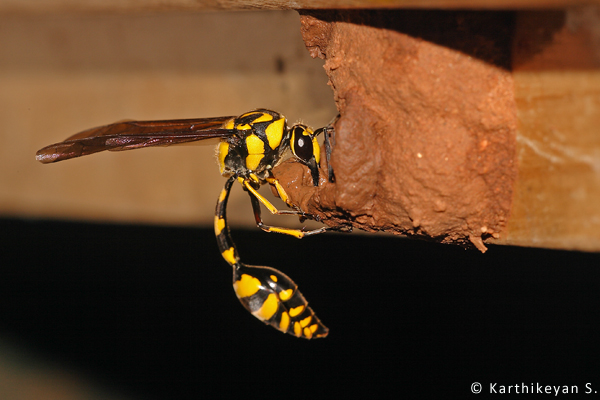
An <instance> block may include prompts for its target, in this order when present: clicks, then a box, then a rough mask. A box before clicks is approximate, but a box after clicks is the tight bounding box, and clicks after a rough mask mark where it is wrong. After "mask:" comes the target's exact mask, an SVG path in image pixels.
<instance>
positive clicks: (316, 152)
mask: <svg viewBox="0 0 600 400" xmlns="http://www.w3.org/2000/svg"><path fill="white" fill-rule="evenodd" d="M312 144H313V154H314V155H315V161H316V162H317V164H318V163H319V161H320V160H321V146H319V142H317V137H316V136H315V137H314V138H313V140H312Z"/></svg>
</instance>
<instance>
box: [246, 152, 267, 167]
mask: <svg viewBox="0 0 600 400" xmlns="http://www.w3.org/2000/svg"><path fill="white" fill-rule="evenodd" d="M263 157H264V155H262V154H250V155H249V156H247V157H246V168H248V169H249V170H250V171H253V170H255V169H256V168H258V164H260V160H262V159H263Z"/></svg>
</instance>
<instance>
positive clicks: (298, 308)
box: [290, 305, 304, 317]
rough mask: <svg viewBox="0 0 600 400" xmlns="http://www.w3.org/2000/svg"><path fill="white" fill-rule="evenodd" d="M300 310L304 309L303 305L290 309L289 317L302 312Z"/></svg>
mask: <svg viewBox="0 0 600 400" xmlns="http://www.w3.org/2000/svg"><path fill="white" fill-rule="evenodd" d="M302 311H304V306H303V305H301V306H298V307H296V308H292V309H291V310H290V317H297V316H298V315H300V314H302Z"/></svg>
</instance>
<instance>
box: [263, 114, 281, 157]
mask: <svg viewBox="0 0 600 400" xmlns="http://www.w3.org/2000/svg"><path fill="white" fill-rule="evenodd" d="M259 119H260V118H259ZM284 129H285V118H283V117H282V118H279V119H278V120H277V121H274V122H272V123H271V124H269V126H267V129H265V133H266V134H267V140H268V141H269V147H270V148H272V149H275V148H277V146H279V144H280V143H281V139H283V131H284Z"/></svg>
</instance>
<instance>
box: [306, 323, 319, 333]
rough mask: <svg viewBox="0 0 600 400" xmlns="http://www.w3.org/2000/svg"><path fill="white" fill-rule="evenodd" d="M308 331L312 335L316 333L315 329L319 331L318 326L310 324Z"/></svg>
mask: <svg viewBox="0 0 600 400" xmlns="http://www.w3.org/2000/svg"><path fill="white" fill-rule="evenodd" d="M308 329H310V331H311V332H312V333H315V332H316V331H317V329H319V325H318V324H312V325H311V326H309V327H308Z"/></svg>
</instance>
